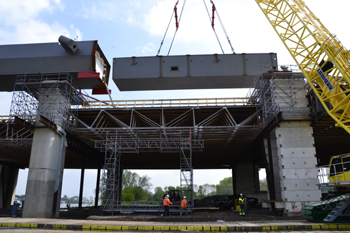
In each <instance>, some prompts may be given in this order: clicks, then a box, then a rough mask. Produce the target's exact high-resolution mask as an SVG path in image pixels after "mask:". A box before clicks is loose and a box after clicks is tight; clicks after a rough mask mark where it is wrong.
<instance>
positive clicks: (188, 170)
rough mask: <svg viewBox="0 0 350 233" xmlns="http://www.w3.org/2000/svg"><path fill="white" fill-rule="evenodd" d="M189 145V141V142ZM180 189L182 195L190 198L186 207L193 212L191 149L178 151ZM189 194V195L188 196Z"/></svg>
mask: <svg viewBox="0 0 350 233" xmlns="http://www.w3.org/2000/svg"><path fill="white" fill-rule="evenodd" d="M189 143H190V140H189ZM180 189H181V192H182V193H183V195H184V196H185V195H187V196H190V197H191V198H190V200H189V201H188V206H189V207H190V208H191V209H192V210H193V207H194V199H193V198H194V197H193V167H192V148H191V147H190V148H189V149H185V148H181V151H180ZM188 194H189V195H188Z"/></svg>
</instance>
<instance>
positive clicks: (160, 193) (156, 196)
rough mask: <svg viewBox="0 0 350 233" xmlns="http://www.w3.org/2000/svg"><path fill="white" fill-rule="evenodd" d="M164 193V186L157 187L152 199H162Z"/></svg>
mask: <svg viewBox="0 0 350 233" xmlns="http://www.w3.org/2000/svg"><path fill="white" fill-rule="evenodd" d="M164 194H165V192H164V191H163V189H162V187H155V189H154V194H153V196H152V199H153V200H154V201H161V200H163V196H164Z"/></svg>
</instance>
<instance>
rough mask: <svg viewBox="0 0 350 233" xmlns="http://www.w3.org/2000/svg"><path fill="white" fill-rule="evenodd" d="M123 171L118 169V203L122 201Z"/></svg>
mask: <svg viewBox="0 0 350 233" xmlns="http://www.w3.org/2000/svg"><path fill="white" fill-rule="evenodd" d="M123 171H124V169H122V168H120V173H119V174H120V179H119V187H118V197H119V198H118V201H122V191H123Z"/></svg>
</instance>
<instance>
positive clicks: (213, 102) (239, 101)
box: [81, 97, 252, 109]
mask: <svg viewBox="0 0 350 233" xmlns="http://www.w3.org/2000/svg"><path fill="white" fill-rule="evenodd" d="M236 105H252V101H251V99H250V98H249V97H232V98H203V99H158V100H157V99H155V100H112V101H110V100H105V101H103V100H101V101H97V100H93V101H84V102H83V105H82V106H81V108H87V109H90V108H165V107H169V108H170V107H216V106H218V107H224V106H236Z"/></svg>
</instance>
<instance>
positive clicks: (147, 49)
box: [142, 42, 155, 54]
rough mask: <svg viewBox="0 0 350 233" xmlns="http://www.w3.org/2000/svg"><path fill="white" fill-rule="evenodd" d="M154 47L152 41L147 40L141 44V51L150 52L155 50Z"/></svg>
mask: <svg viewBox="0 0 350 233" xmlns="http://www.w3.org/2000/svg"><path fill="white" fill-rule="evenodd" d="M154 49H155V46H154V44H153V43H152V42H149V43H148V44H146V45H145V46H143V48H142V53H143V54H146V53H150V52H155V51H154Z"/></svg>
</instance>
